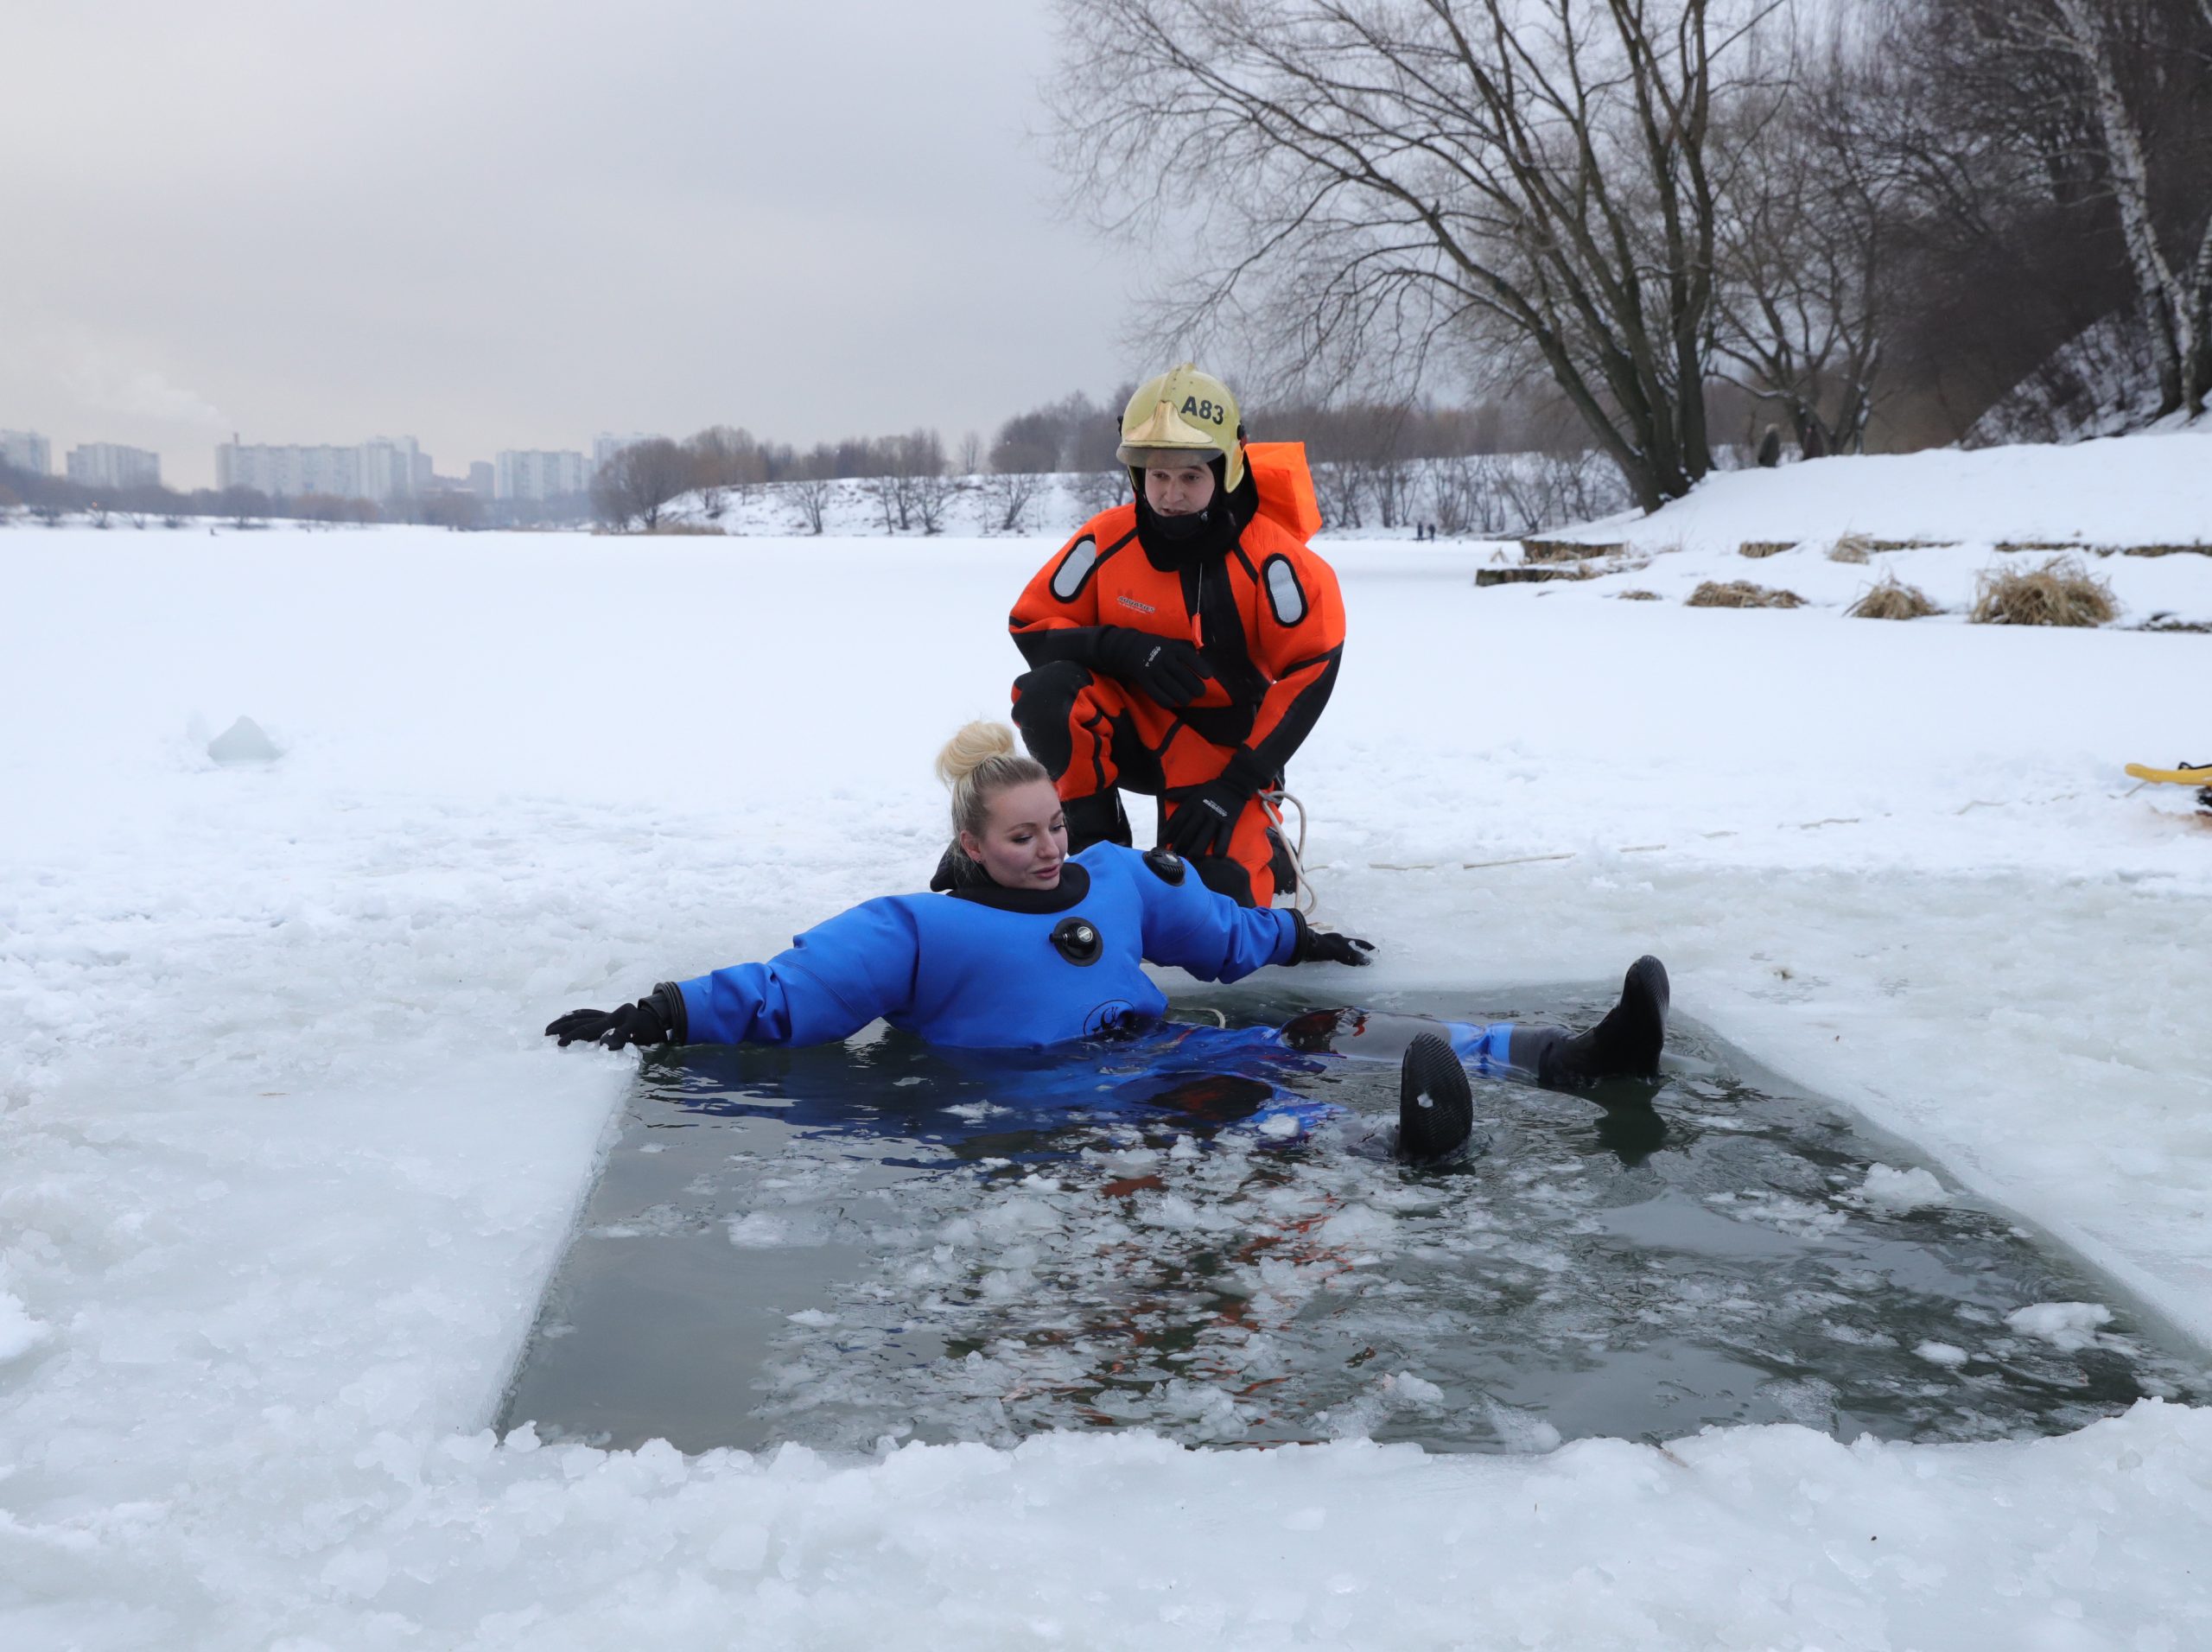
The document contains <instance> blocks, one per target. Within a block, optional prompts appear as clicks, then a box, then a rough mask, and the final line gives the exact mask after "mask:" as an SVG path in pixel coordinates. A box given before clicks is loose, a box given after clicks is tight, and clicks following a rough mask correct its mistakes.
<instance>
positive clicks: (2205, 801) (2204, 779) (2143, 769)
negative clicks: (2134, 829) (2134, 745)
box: [2127, 763, 2212, 816]
mask: <svg viewBox="0 0 2212 1652" xmlns="http://www.w3.org/2000/svg"><path fill="white" fill-rule="evenodd" d="M2127 774H2128V778H2130V779H2133V780H2138V781H2140V782H2141V783H2142V784H2141V785H2138V786H2137V787H2136V788H2135V790H2136V791H2141V790H2142V789H2143V787H2144V786H2195V787H2196V812H2197V813H2198V814H2200V815H2204V816H2212V763H2183V764H2182V765H2181V766H2179V767H2178V768H2171V769H2154V768H2152V767H2150V766H2148V765H2146V764H2142V763H2130V764H2129V765H2128V766H2127Z"/></svg>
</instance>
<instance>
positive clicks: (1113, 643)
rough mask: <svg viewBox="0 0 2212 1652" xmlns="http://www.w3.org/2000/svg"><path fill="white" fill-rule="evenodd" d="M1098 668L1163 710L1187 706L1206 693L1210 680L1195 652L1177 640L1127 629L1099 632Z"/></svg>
mask: <svg viewBox="0 0 2212 1652" xmlns="http://www.w3.org/2000/svg"><path fill="white" fill-rule="evenodd" d="M1098 665H1099V669H1100V670H1103V671H1104V672H1105V673H1106V674H1107V675H1108V676H1109V677H1119V678H1120V679H1121V680H1122V682H1124V683H1128V685H1129V687H1131V688H1133V689H1135V690H1136V691H1137V692H1138V693H1139V694H1141V695H1143V696H1145V697H1146V698H1147V699H1148V700H1153V701H1156V702H1159V703H1160V704H1161V705H1163V706H1186V705H1188V704H1190V702H1192V701H1193V700H1195V699H1197V698H1198V696H1200V695H1202V694H1204V693H1205V691H1206V683H1207V681H1208V680H1209V678H1210V677H1211V672H1209V671H1208V670H1206V664H1205V661H1204V660H1203V659H1201V658H1198V650H1197V649H1195V648H1193V647H1192V646H1191V645H1190V644H1188V643H1186V642H1185V641H1184V640H1183V639H1181V638H1179V637H1155V636H1154V635H1153V634H1152V633H1151V632H1148V631H1138V630H1136V629H1135V627H1133V626H1103V627H1102V628H1101V630H1100V632H1099V637H1098Z"/></svg>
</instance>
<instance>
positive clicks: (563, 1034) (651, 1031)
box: [545, 981, 687, 1050]
mask: <svg viewBox="0 0 2212 1652" xmlns="http://www.w3.org/2000/svg"><path fill="white" fill-rule="evenodd" d="M686 1031H687V1029H686V1026H685V1017H684V1013H683V994H682V993H681V992H679V991H678V990H677V988H676V985H675V983H674V982H666V981H664V982H661V984H660V985H659V986H658V987H656V988H653V989H652V992H651V993H649V994H646V995H645V997H643V998H640V999H639V1001H637V1002H636V1003H634V1004H625V1005H623V1006H622V1007H620V1008H619V1009H572V1010H570V1011H569V1013H567V1014H566V1015H561V1016H556V1017H555V1018H554V1020H552V1021H551V1022H550V1024H549V1025H548V1026H546V1029H545V1036H546V1037H547V1038H549V1039H560V1040H561V1047H562V1048H563V1050H565V1049H567V1048H568V1047H569V1045H571V1044H576V1043H589V1044H601V1045H606V1046H607V1048H608V1049H610V1050H620V1049H621V1048H622V1047H623V1046H624V1045H631V1044H635V1045H648V1044H682V1043H683V1042H684V1039H685V1033H686Z"/></svg>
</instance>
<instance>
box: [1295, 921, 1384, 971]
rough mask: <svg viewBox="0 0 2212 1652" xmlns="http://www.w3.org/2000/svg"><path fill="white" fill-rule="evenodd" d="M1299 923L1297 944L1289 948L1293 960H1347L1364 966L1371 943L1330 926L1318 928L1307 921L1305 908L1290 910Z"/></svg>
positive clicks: (1331, 961) (1297, 961)
mask: <svg viewBox="0 0 2212 1652" xmlns="http://www.w3.org/2000/svg"><path fill="white" fill-rule="evenodd" d="M1291 917H1292V918H1294V920H1295V921H1296V922H1297V924H1298V944H1297V945H1296V946H1295V947H1294V948H1293V949H1292V950H1291V954H1290V961H1291V962H1292V963H1350V964H1356V965H1358V966H1359V967H1361V968H1365V967H1366V965H1367V964H1368V963H1369V962H1370V958H1369V956H1368V955H1369V954H1370V953H1372V952H1373V951H1374V950H1375V947H1374V944H1373V943H1372V942H1369V941H1363V940H1361V939H1359V938H1358V937H1357V936H1351V935H1338V934H1337V933H1335V932H1334V931H1331V930H1317V929H1315V928H1314V927H1313V925H1312V924H1308V923H1307V922H1306V914H1305V913H1304V912H1293V913H1292V914H1291Z"/></svg>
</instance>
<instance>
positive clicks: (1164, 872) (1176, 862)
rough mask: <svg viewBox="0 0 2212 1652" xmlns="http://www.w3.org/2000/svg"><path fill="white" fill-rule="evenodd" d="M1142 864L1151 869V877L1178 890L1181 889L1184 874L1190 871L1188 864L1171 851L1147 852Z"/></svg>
mask: <svg viewBox="0 0 2212 1652" xmlns="http://www.w3.org/2000/svg"><path fill="white" fill-rule="evenodd" d="M1144 863H1145V864H1146V865H1147V866H1148V867H1151V868H1152V875H1153V876H1154V877H1155V878H1157V879H1159V880H1160V882H1162V883H1165V884H1169V885H1172V886H1175V887H1178V888H1179V887H1181V886H1182V882H1183V879H1184V876H1185V874H1187V873H1188V872H1189V871H1190V869H1191V867H1190V863H1189V862H1188V861H1185V860H1184V858H1183V857H1182V856H1181V855H1178V854H1176V853H1175V851H1174V850H1173V849H1151V850H1148V851H1147V853H1146V855H1145V857H1144Z"/></svg>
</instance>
